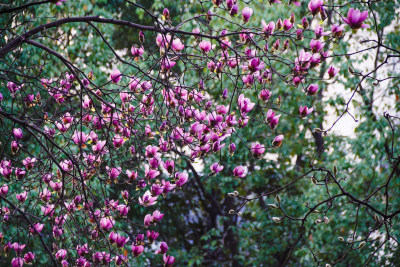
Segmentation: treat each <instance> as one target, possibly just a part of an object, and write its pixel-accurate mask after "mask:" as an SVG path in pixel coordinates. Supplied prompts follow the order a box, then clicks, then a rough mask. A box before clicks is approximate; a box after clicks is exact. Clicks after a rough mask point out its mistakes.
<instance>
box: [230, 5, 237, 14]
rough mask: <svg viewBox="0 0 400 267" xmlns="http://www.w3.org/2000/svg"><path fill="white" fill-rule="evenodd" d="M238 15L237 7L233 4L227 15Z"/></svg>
mask: <svg viewBox="0 0 400 267" xmlns="http://www.w3.org/2000/svg"><path fill="white" fill-rule="evenodd" d="M238 13H239V6H238V5H237V4H234V5H233V6H232V8H231V11H230V12H229V15H231V16H235V15H237V14H238Z"/></svg>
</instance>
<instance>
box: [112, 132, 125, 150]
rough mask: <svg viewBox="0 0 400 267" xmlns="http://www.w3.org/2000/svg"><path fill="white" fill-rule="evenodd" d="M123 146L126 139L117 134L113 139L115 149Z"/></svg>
mask: <svg viewBox="0 0 400 267" xmlns="http://www.w3.org/2000/svg"><path fill="white" fill-rule="evenodd" d="M123 144H125V139H124V138H123V137H122V136H120V135H119V134H116V135H115V136H114V137H113V145H114V147H115V148H119V147H121V146H122V145H123Z"/></svg>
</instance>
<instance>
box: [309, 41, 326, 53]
mask: <svg viewBox="0 0 400 267" xmlns="http://www.w3.org/2000/svg"><path fill="white" fill-rule="evenodd" d="M324 46H325V43H321V42H320V41H318V40H315V39H312V40H311V41H310V48H311V51H312V52H313V53H318V52H320V51H321V50H322V49H323V48H324Z"/></svg>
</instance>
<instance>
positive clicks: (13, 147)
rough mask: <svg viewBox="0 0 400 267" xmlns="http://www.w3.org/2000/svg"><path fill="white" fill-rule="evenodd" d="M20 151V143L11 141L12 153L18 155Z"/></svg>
mask: <svg viewBox="0 0 400 267" xmlns="http://www.w3.org/2000/svg"><path fill="white" fill-rule="evenodd" d="M18 150H19V145H18V142H17V141H15V140H12V141H11V153H13V154H16V153H17V152H18Z"/></svg>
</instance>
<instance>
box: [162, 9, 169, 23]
mask: <svg viewBox="0 0 400 267" xmlns="http://www.w3.org/2000/svg"><path fill="white" fill-rule="evenodd" d="M163 16H164V19H165V20H169V19H171V15H170V14H169V10H168V8H164V10H163Z"/></svg>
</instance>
